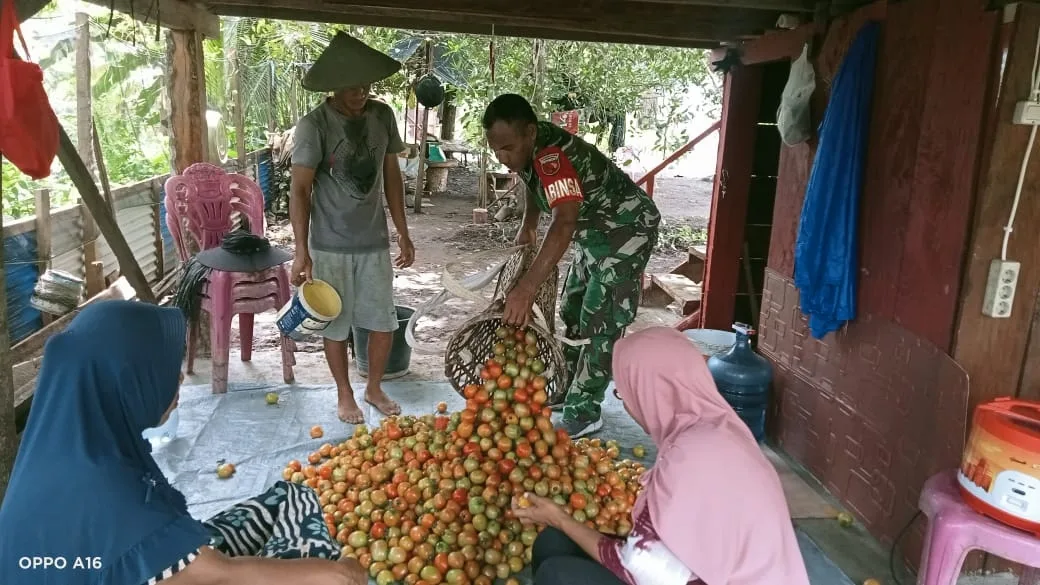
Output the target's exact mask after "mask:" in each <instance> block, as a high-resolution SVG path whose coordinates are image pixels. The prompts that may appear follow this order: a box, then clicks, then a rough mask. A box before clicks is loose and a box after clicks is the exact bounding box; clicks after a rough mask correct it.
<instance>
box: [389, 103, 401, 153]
mask: <svg viewBox="0 0 1040 585" xmlns="http://www.w3.org/2000/svg"><path fill="white" fill-rule="evenodd" d="M386 129H387V133H388V140H387V142H386V153H387V154H400V153H402V152H404V150H405V145H404V140H401V131H400V130H398V129H397V117H396V116H395V115H394V110H393V109H392V108H390V107H389V106H387V108H386Z"/></svg>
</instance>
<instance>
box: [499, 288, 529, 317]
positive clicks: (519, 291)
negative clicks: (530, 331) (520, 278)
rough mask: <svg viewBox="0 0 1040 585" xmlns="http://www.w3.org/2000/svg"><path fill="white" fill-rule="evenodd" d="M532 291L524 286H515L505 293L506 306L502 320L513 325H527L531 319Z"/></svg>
mask: <svg viewBox="0 0 1040 585" xmlns="http://www.w3.org/2000/svg"><path fill="white" fill-rule="evenodd" d="M534 294H535V293H534V291H529V290H528V289H527V288H526V287H524V286H519V285H518V286H515V287H513V290H511V291H509V294H508V295H506V306H505V310H504V312H503V314H502V321H503V322H505V324H506V325H513V326H514V327H527V324H528V322H530V320H531V305H533V304H534Z"/></svg>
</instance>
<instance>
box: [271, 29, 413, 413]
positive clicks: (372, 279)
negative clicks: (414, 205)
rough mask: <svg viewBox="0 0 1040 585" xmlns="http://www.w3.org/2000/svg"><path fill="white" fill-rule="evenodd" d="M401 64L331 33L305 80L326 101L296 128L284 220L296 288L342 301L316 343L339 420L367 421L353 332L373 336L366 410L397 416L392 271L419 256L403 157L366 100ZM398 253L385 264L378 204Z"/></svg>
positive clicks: (386, 241) (391, 121) (380, 114)
mask: <svg viewBox="0 0 1040 585" xmlns="http://www.w3.org/2000/svg"><path fill="white" fill-rule="evenodd" d="M400 68H401V64H400V63H399V62H397V61H395V60H394V59H391V58H390V57H388V56H386V55H384V54H382V53H380V52H379V51H376V50H375V49H373V48H371V47H369V46H368V45H366V44H364V43H362V42H361V41H359V40H357V39H355V38H354V37H351V36H349V35H347V34H346V33H343V32H338V33H336V36H335V38H333V39H332V42H331V43H329V46H328V47H327V48H326V49H325V51H324V52H323V53H322V54H321V56H320V57H318V60H317V61H316V62H315V63H314V64H313V65H312V66H311V68H310V70H308V71H307V74H306V75H305V76H304V78H303V87H304V88H305V89H308V90H310V91H315V92H321V93H326V94H331V95H330V96H328V97H326V98H325V100H324V101H323V102H322V104H321V105H319V106H318V107H317V108H315V109H314V110H313V111H311V112H310V113H308V114H307V115H305V116H304V117H303V118H301V119H300V121H299V122H298V123H297V125H296V131H295V134H294V141H295V146H294V148H293V154H292V186H291V187H290V204H289V214H290V218H291V220H292V228H293V235H294V236H295V239H296V257H295V259H294V260H293V268H292V279H293V283H294V284H296V285H297V286H299V285H301V284H303V283H304V282H307V281H309V280H311V279H312V278H314V279H319V280H323V281H325V282H327V283H329V284H330V285H332V287H333V288H335V289H336V291H337V292H339V295H340V297H341V298H342V300H343V310H342V312H341V313H340V315H339V316H338V317H337V318H336V319H335V320H333V321H332V322H331V323H330V324H329V326H328V328H326V329H325V330H324V331H323V332H322V335H323V336H324V338H325V357H326V359H327V360H328V362H329V368H330V369H331V370H332V377H333V378H334V379H335V381H336V387H337V389H338V393H339V405H338V411H339V418H340V419H341V420H342V421H343V422H346V423H351V424H356V423H361V422H364V414H363V413H362V411H361V409H360V408H359V407H358V404H357V401H356V400H355V398H354V393H353V391H352V390H351V387H350V379H349V377H348V358H347V342H346V340H347V337H348V336H349V335H350V331H351V327H358V328H362V329H366V330H368V331H369V336H368V385H367V388H366V389H365V402H366V403H368V404H369V405H371V406H373V407H375V408H376V409H378V410H379V411H380V412H382V413H383V414H385V415H394V414H399V413H400V412H401V408H400V406H398V404H397V403H396V402H394V401H393V400H391V399H390V398H389V397H388V396H387V395H386V394H385V393H383V390H382V388H381V386H380V384H381V382H382V378H383V372H384V371H385V369H386V363H387V359H388V358H389V356H390V347H391V345H392V341H393V332H394V331H395V330H396V329H397V327H398V324H397V310H396V308H395V306H394V294H393V279H394V265H396V266H397V267H398V268H405V267H407V266H411V264H412V262H413V260H414V258H415V247H414V246H413V245H412V241H411V239H410V238H409V236H408V224H407V223H406V221H405V212H404V180H403V178H402V177H401V169H400V166H399V164H398V160H397V155H398V153H400V152H402V151H403V150H404V149H405V145H404V142H403V141H402V140H401V135H400V133H399V132H398V129H397V121H396V119H395V117H394V112H393V110H391V109H390V106H388V105H386V104H385V103H383V102H380V101H377V100H375V99H372V98H370V97H369V92H370V90H371V87H372V84H373V83H375V82H377V81H380V80H382V79H386V78H387V77H390V76H391V75H393V74H395V73H397V71H398V70H399V69H400ZM384 197H385V200H386V205H387V207H388V208H389V209H390V218H391V220H392V221H393V223H394V228H395V230H396V232H397V245H398V247H399V248H400V253H399V255H398V256H397V258H396V259H394V260H393V261H391V258H390V237H389V230H388V228H387V221H386V213H385V211H384V210H383V200H384Z"/></svg>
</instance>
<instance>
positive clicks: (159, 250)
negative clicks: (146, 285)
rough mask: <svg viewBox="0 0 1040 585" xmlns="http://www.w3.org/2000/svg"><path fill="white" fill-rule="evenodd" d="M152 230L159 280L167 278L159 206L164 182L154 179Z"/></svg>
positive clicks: (156, 272)
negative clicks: (153, 232) (153, 231)
mask: <svg viewBox="0 0 1040 585" xmlns="http://www.w3.org/2000/svg"><path fill="white" fill-rule="evenodd" d="M151 194H152V229H154V230H155V274H156V279H157V280H160V281H161V280H162V279H163V278H164V277H165V276H166V245H165V244H164V243H163V237H162V217H160V213H159V206H160V205H161V204H162V182H161V181H160V180H159V179H152V186H151Z"/></svg>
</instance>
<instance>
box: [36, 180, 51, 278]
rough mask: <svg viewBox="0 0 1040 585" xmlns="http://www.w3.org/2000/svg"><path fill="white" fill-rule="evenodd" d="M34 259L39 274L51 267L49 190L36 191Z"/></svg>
mask: <svg viewBox="0 0 1040 585" xmlns="http://www.w3.org/2000/svg"><path fill="white" fill-rule="evenodd" d="M35 195H36V259H37V260H38V261H39V263H40V274H43V273H44V272H45V271H46V270H47V269H49V268H50V267H51V190H50V189H37V190H36V193H35Z"/></svg>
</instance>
